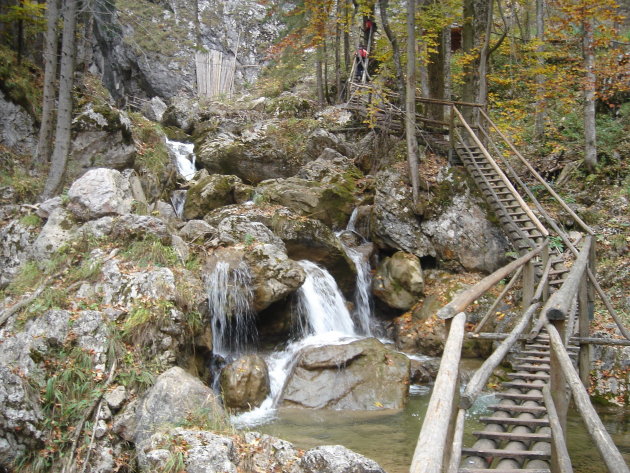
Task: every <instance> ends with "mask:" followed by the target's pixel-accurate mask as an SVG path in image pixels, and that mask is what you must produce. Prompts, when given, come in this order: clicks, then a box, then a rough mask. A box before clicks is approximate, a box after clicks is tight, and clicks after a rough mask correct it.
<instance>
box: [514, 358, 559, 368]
mask: <svg viewBox="0 0 630 473" xmlns="http://www.w3.org/2000/svg"><path fill="white" fill-rule="evenodd" d="M514 361H523V362H526V363H529V364H534V363H541V364H547V365H548V364H549V362H550V361H551V360H550V359H549V357H548V356H541V357H540V358H535V357H533V356H515V357H514ZM518 366H523V365H518Z"/></svg>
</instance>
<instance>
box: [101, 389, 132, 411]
mask: <svg viewBox="0 0 630 473" xmlns="http://www.w3.org/2000/svg"><path fill="white" fill-rule="evenodd" d="M104 399H105V402H106V403H107V406H108V407H109V408H110V409H111V410H112V411H118V410H119V409H120V408H121V407H122V405H123V403H124V402H125V400H126V399H127V390H126V389H125V387H124V386H122V385H121V386H116V388H114V389H113V390H112V391H109V392H108V393H107V394H105V396H104Z"/></svg>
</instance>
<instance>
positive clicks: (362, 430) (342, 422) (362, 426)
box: [256, 386, 630, 473]
mask: <svg viewBox="0 0 630 473" xmlns="http://www.w3.org/2000/svg"><path fill="white" fill-rule="evenodd" d="M414 392H415V393H417V394H415V395H413V393H414ZM410 393H412V395H411V396H410V398H409V402H408V404H407V406H406V407H405V408H404V409H402V410H398V411H379V412H374V411H335V410H305V409H293V408H283V409H280V410H279V411H278V413H277V417H276V419H275V420H274V422H273V423H270V424H267V425H263V426H258V427H256V430H259V431H261V432H264V433H267V434H270V435H274V436H276V437H280V438H283V439H285V440H288V441H290V442H293V443H294V444H295V445H296V446H297V447H298V448H301V449H309V448H313V447H316V446H319V445H338V444H339V445H344V446H346V447H347V448H350V449H351V450H354V451H356V452H358V453H361V454H362V455H365V456H366V457H368V458H372V459H373V460H375V461H376V462H378V463H379V464H380V465H381V466H382V467H383V468H384V469H385V471H387V472H388V473H408V471H409V466H410V464H411V459H412V457H413V452H414V449H415V446H416V442H417V440H418V434H419V432H420V428H421V426H422V420H423V419H424V416H425V413H426V409H427V405H428V402H429V397H430V389H427V388H426V387H425V386H411V389H410ZM480 401H481V402H480V403H478V404H477V405H475V406H473V408H472V409H471V411H472V415H470V416H469V417H468V418H467V420H466V434H465V437H464V444H465V445H466V446H470V445H472V443H473V441H474V440H473V439H474V437H473V436H472V432H473V431H474V430H480V429H481V428H482V427H483V425H482V424H481V423H479V422H477V421H476V419H478V418H479V417H481V416H487V415H489V414H490V412H489V411H487V410H486V409H485V408H484V406H486V405H488V404H490V403H493V402H495V401H496V400H495V399H494V396H492V395H489V396H482V397H481V399H480ZM600 415H601V417H602V420H603V422H604V425H606V428H607V429H608V431H609V433H610V434H611V436H612V437H613V440H614V441H615V443H616V444H617V446H618V447H619V449H620V450H621V451H622V454H624V458H625V459H626V461H628V462H630V428H629V427H630V410H629V409H626V410H625V411H623V410H622V411H616V412H614V413H610V412H608V413H606V412H600ZM567 433H568V440H569V450H570V454H571V459H572V462H573V468H574V471H575V472H576V473H605V472H606V468H605V466H604V464H603V462H602V461H601V459H600V457H599V454H598V452H597V450H596V449H595V447H594V446H593V442H592V441H591V440H590V437H589V435H588V433H587V431H586V429H585V428H584V427H583V426H582V424H581V421H580V420H579V418H578V417H576V415H575V414H573V415H570V416H569V420H568V429H567Z"/></svg>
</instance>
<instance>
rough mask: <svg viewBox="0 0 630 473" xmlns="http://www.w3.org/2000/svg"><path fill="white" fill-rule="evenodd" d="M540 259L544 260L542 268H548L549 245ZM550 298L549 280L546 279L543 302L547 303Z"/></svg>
mask: <svg viewBox="0 0 630 473" xmlns="http://www.w3.org/2000/svg"><path fill="white" fill-rule="evenodd" d="M540 257H541V260H542V267H543V268H546V267H547V263H548V262H549V245H547V246H545V249H544V250H543V252H542V254H541V255H540ZM548 297H549V279H548V278H545V281H544V287H543V292H542V301H543V302H544V301H546V300H547V298H548Z"/></svg>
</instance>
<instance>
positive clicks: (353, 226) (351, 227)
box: [346, 207, 359, 233]
mask: <svg viewBox="0 0 630 473" xmlns="http://www.w3.org/2000/svg"><path fill="white" fill-rule="evenodd" d="M358 218H359V207H355V208H354V210H353V211H352V213H351V214H350V220H348V225H346V230H348V231H349V232H354V233H357V220H358Z"/></svg>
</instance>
